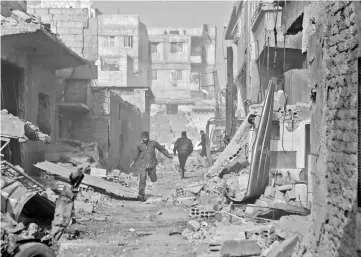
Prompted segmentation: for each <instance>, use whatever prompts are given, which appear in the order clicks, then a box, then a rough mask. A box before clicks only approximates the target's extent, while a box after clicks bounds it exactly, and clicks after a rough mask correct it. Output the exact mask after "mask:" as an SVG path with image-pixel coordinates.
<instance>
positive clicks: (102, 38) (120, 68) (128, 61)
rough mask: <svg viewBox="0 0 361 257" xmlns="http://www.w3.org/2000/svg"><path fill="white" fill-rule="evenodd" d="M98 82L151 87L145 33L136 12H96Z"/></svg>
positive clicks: (111, 84)
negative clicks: (127, 13) (131, 13)
mask: <svg viewBox="0 0 361 257" xmlns="http://www.w3.org/2000/svg"><path fill="white" fill-rule="evenodd" d="M98 39H99V45H98V47H99V48H98V49H99V51H98V52H99V59H98V60H99V61H98V63H99V65H98V72H99V80H98V84H99V86H103V85H104V86H113V87H150V80H149V58H148V57H149V56H148V34H147V28H146V26H145V25H144V24H143V23H142V22H140V20H139V16H138V15H117V14H111V15H106V14H103V15H100V16H98Z"/></svg>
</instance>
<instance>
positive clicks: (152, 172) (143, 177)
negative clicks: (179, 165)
mask: <svg viewBox="0 0 361 257" xmlns="http://www.w3.org/2000/svg"><path fill="white" fill-rule="evenodd" d="M156 171H157V169H156V167H154V168H146V169H144V170H142V171H141V172H140V179H139V195H140V196H145V187H146V185H147V175H148V176H149V178H150V181H152V182H153V183H154V182H156V181H157V173H156Z"/></svg>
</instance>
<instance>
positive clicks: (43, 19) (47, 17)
mask: <svg viewBox="0 0 361 257" xmlns="http://www.w3.org/2000/svg"><path fill="white" fill-rule="evenodd" d="M40 19H41V22H43V23H47V24H51V22H52V21H53V15H51V14H48V15H42V16H41V17H40Z"/></svg>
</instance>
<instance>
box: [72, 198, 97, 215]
mask: <svg viewBox="0 0 361 257" xmlns="http://www.w3.org/2000/svg"><path fill="white" fill-rule="evenodd" d="M74 210H75V212H85V213H93V212H94V205H93V204H90V203H84V202H82V201H77V200H75V201H74Z"/></svg>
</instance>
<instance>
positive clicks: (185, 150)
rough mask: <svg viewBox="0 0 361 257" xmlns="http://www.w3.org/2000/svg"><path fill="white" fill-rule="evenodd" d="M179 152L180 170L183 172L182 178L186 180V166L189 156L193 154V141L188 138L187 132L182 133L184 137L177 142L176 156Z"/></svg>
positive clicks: (175, 147)
mask: <svg viewBox="0 0 361 257" xmlns="http://www.w3.org/2000/svg"><path fill="white" fill-rule="evenodd" d="M177 151H178V160H179V169H180V172H181V178H182V179H184V172H185V169H184V167H185V165H186V162H187V159H188V156H189V155H190V154H191V153H192V152H193V144H192V141H191V140H190V139H189V138H188V137H187V133H186V132H185V131H183V132H182V137H180V138H178V139H177V141H175V144H174V149H173V152H174V154H176V153H177Z"/></svg>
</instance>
